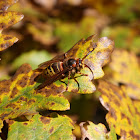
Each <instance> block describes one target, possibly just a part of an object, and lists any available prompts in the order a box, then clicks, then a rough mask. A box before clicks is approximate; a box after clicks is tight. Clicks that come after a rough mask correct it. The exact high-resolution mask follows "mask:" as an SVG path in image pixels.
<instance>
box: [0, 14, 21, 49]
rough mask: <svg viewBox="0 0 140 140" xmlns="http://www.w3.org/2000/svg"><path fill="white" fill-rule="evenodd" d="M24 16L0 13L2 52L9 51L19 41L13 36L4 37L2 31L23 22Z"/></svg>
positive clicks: (0, 44)
mask: <svg viewBox="0 0 140 140" xmlns="http://www.w3.org/2000/svg"><path fill="white" fill-rule="evenodd" d="M22 18H23V15H22V14H20V13H17V12H0V51H3V50H5V49H7V48H8V47H10V46H12V45H13V44H14V43H15V42H17V41H18V39H17V38H16V37H13V36H11V35H2V34H1V32H2V30H4V29H6V28H8V27H9V26H12V25H14V24H16V23H17V22H19V21H20V20H22Z"/></svg>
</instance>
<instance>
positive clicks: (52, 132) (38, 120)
mask: <svg viewBox="0 0 140 140" xmlns="http://www.w3.org/2000/svg"><path fill="white" fill-rule="evenodd" d="M72 129H73V125H72V121H71V119H70V118H68V117H67V116H60V115H58V114H56V113H54V114H51V116H50V117H43V116H41V115H39V114H37V115H34V116H33V118H32V119H30V120H29V121H26V122H16V121H13V123H12V124H11V125H10V127H9V132H8V140H13V139H15V138H16V139H18V140H22V139H29V140H56V139H61V140H72V139H73V134H72Z"/></svg>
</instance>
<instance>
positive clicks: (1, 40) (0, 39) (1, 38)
mask: <svg viewBox="0 0 140 140" xmlns="http://www.w3.org/2000/svg"><path fill="white" fill-rule="evenodd" d="M17 41H18V38H16V37H14V36H11V35H3V34H0V51H3V50H5V49H7V48H8V47H10V46H12V45H13V44H14V43H16V42H17Z"/></svg>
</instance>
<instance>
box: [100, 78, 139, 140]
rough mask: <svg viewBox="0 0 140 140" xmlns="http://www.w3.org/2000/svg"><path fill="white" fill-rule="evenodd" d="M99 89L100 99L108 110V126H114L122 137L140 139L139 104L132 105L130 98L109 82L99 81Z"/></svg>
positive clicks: (122, 90)
mask: <svg viewBox="0 0 140 140" xmlns="http://www.w3.org/2000/svg"><path fill="white" fill-rule="evenodd" d="M99 91H100V92H101V93H102V94H101V97H100V101H101V103H102V105H103V106H104V107H105V108H106V109H107V110H108V111H109V112H108V114H107V115H106V120H107V122H108V123H109V126H110V127H111V126H112V125H113V127H114V128H115V131H116V133H117V134H118V135H120V136H121V137H122V139H128V138H129V139H133V140H139V139H140V110H139V108H140V106H139V104H137V106H136V105H134V103H133V102H132V100H131V99H130V98H129V97H128V95H127V94H126V93H125V90H124V89H121V88H119V87H117V86H115V85H113V84H111V83H108V82H105V81H100V83H99Z"/></svg>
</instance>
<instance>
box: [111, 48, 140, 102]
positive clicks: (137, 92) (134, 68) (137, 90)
mask: <svg viewBox="0 0 140 140" xmlns="http://www.w3.org/2000/svg"><path fill="white" fill-rule="evenodd" d="M110 67H111V69H112V70H113V71H114V72H113V73H112V74H113V79H114V80H115V81H116V82H117V83H122V84H124V86H125V88H126V92H127V94H128V95H129V96H130V97H131V98H134V99H140V67H139V64H138V59H137V57H136V55H135V54H134V53H132V52H130V53H129V52H128V51H126V50H115V51H114V52H113V54H112V62H111V63H110Z"/></svg>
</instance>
